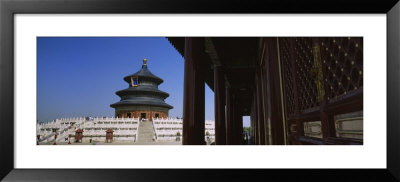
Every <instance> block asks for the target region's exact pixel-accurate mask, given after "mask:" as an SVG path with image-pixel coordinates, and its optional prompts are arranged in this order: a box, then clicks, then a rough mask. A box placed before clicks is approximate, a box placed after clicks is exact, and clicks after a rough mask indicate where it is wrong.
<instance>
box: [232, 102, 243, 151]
mask: <svg viewBox="0 0 400 182" xmlns="http://www.w3.org/2000/svg"><path fill="white" fill-rule="evenodd" d="M233 101H234V107H233V111H234V112H233V114H234V119H233V122H234V123H233V126H234V142H233V143H234V144H235V145H242V144H243V116H242V113H241V112H240V111H241V108H240V105H239V103H238V102H237V95H235V96H234V100H233Z"/></svg>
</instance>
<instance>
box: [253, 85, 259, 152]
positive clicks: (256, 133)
mask: <svg viewBox="0 0 400 182" xmlns="http://www.w3.org/2000/svg"><path fill="white" fill-rule="evenodd" d="M256 93H257V92H256V90H255V91H254V92H253V113H254V117H253V125H254V145H259V144H260V143H259V132H258V114H257V113H258V107H257V96H256Z"/></svg>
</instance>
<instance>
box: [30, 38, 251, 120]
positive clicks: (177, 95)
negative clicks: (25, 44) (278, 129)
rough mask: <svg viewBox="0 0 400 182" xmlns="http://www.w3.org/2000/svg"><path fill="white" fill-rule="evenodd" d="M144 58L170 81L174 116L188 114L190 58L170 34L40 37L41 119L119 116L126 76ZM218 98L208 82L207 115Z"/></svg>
mask: <svg viewBox="0 0 400 182" xmlns="http://www.w3.org/2000/svg"><path fill="white" fill-rule="evenodd" d="M143 58H146V59H147V60H148V61H147V65H148V68H149V70H150V71H151V72H152V73H153V74H155V75H157V76H158V77H160V78H162V79H163V80H164V82H163V83H162V84H161V85H160V86H159V89H160V90H162V91H165V92H168V93H169V94H170V96H169V97H168V98H167V99H166V100H165V101H166V102H167V103H168V104H170V105H172V106H174V108H173V109H171V110H170V111H169V116H170V117H182V104H183V76H184V59H183V57H182V56H181V55H180V54H179V53H178V51H176V50H175V48H174V47H173V46H172V45H171V44H170V43H169V42H168V40H167V39H166V38H163V37H90V38H88V37H38V38H37V119H38V120H39V121H51V120H53V119H56V118H61V117H79V116H99V117H101V116H114V109H113V108H111V107H110V104H112V103H115V102H117V101H119V99H120V98H119V97H118V96H117V95H115V92H116V91H118V90H121V89H125V88H127V87H128V84H127V83H126V82H125V81H123V77H125V76H127V75H130V74H133V73H135V72H136V71H138V70H139V69H140V68H141V66H142V60H143ZM213 100H214V93H213V92H212V91H211V90H210V88H208V86H206V119H207V120H214V101H213ZM245 120H248V117H245ZM244 125H248V122H245V124H244Z"/></svg>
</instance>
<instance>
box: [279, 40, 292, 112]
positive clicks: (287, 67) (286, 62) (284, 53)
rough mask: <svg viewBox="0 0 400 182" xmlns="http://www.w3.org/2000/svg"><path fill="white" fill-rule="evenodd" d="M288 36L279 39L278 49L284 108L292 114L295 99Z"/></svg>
mask: <svg viewBox="0 0 400 182" xmlns="http://www.w3.org/2000/svg"><path fill="white" fill-rule="evenodd" d="M289 41H290V38H281V39H280V49H281V62H282V65H283V79H284V89H285V96H286V97H285V98H286V109H287V111H286V112H287V114H288V115H292V114H294V112H295V103H294V102H295V101H294V93H293V92H294V90H293V89H294V88H293V85H294V84H293V76H292V75H293V74H292V73H293V72H292V70H293V69H292V68H293V63H292V60H291V58H292V55H291V54H290V49H291V47H290V42H289Z"/></svg>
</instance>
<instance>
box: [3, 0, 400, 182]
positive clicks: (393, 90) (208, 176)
mask: <svg viewBox="0 0 400 182" xmlns="http://www.w3.org/2000/svg"><path fill="white" fill-rule="evenodd" d="M18 13H21V14H22V13H71V14H75V13H79V14H82V13H84V14H86V13H101V14H103V13H240V14H242V13H352V14H353V13H382V14H387V168H386V169H349V170H346V169H314V170H311V169H285V170H284V169H246V170H245V169H230V170H228V169H201V170H200V169H113V170H112V169H102V170H93V169H57V170H56V169H15V168H14V138H13V136H14V91H15V90H14V16H13V15H14V14H18ZM399 17H400V3H399V2H398V0H388V1H365V0H351V1H349V0H328V1H320V0H305V1H292V0H270V1H259V0H255V1H242V0H233V1H232V0H231V1H226V0H219V1H212V0H192V1H187V0H169V1H162V0H147V1H139V0H133V1H128V0H119V1H115V0H80V1H77V0H14V1H10V0H0V40H1V42H0V46H1V47H0V87H1V91H0V106H1V109H0V165H1V171H0V179H3V180H5V181H155V180H163V181H165V180H167V181H187V180H189V181H199V180H201V181H216V180H224V179H236V180H246V181H248V180H251V179H253V180H254V179H257V178H261V179H263V180H265V181H267V180H269V179H271V180H272V181H293V180H294V181H361V180H372V181H399V180H400V165H399V164H400V151H399V145H400V141H399V139H400V137H399V133H400V124H399V120H400V112H399V109H400V107H399V104H400V99H399V96H398V93H399V91H400V89H399V87H400V86H399V85H400V84H399V83H400V82H399V78H400V72H399V68H400V46H399V45H400V44H399V43H400V37H399V31H400V30H399V29H400V25H399V22H400V20H399ZM371 157H374V156H371ZM189 160H190V159H189ZM366 160H368V159H366Z"/></svg>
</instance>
